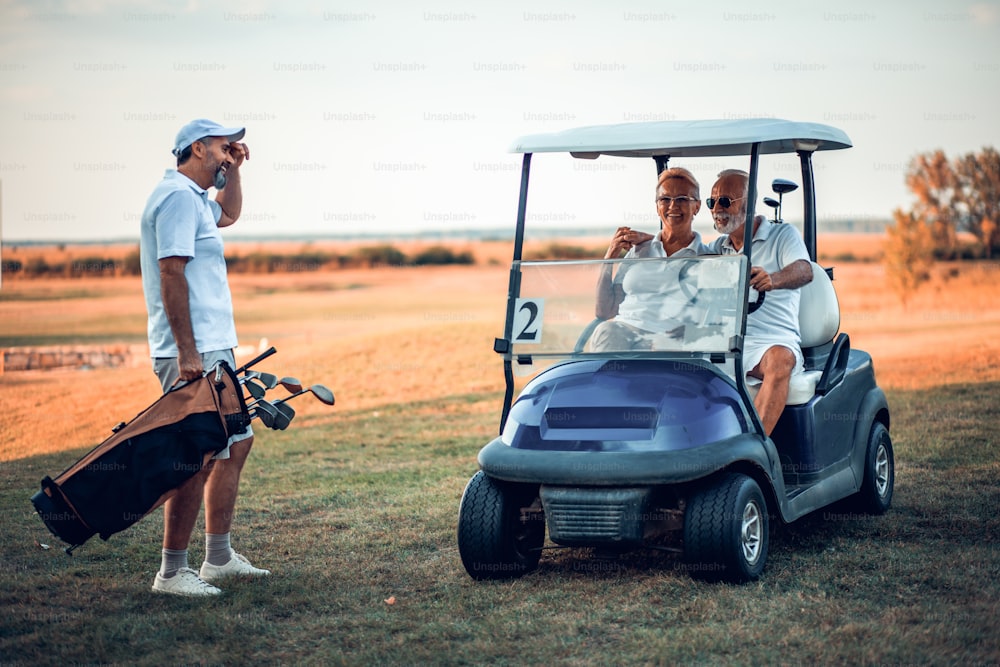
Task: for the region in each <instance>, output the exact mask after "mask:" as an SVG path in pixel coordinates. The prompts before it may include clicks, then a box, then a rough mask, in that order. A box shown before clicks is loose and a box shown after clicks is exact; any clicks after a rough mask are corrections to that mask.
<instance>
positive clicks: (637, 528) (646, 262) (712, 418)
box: [458, 119, 894, 582]
mask: <svg viewBox="0 0 1000 667" xmlns="http://www.w3.org/2000/svg"><path fill="white" fill-rule="evenodd" d="M850 146H851V143H850V140H849V139H848V137H847V136H846V135H845V134H844V133H843V132H841V131H840V130H837V129H835V128H832V127H829V126H825V125H819V124H813V123H798V122H789V121H783V120H775V119H739V120H724V121H676V122H675V121H671V122H650V123H628V124H619V125H609V126H595V127H583V128H578V129H573V130H568V131H564V132H558V133H551V134H540V135H531V136H527V137H523V138H521V139H519V140H518V141H516V142H515V144H514V146H513V148H512V152H516V153H522V154H523V166H522V171H521V188H520V203H519V207H518V214H517V229H516V234H515V238H514V254H513V263H512V266H511V271H510V283H509V292H508V301H507V313H506V321H505V328H504V335H503V338H498V339H496V341H495V345H494V349H495V351H496V352H497V353H499V354H500V355H502V357H503V366H504V375H505V379H506V392H505V396H504V402H503V410H502V415H501V422H500V434H499V436H498V437H497V438H495V439H494V440H493V441H492V442H490V443H489V444H487V445H486V446H485V447H483V448H482V450H481V451H480V452H479V457H478V460H479V465H480V468H481V470H480V471H479V472H477V473H476V474H475V475H474V476H473V477H472V479H471V480H470V481H469V483H468V485H467V486H466V488H465V491H464V494H463V496H462V501H461V506H460V508H459V517H458V547H459V552H460V555H461V559H462V563H463V565H464V566H465V569H466V571H467V572H468V573H469V575H470V576H472V577H473V578H475V579H505V578H512V577H518V576H521V575H524V574H526V573H528V572H531V571H532V570H534V569H535V568H536V567H537V566H538V562H539V557H540V555H541V552H542V549H543V548H553V547H591V548H594V549H596V550H597V551H598V553H600V554H602V555H603V554H609V553H610V554H620V553H624V552H627V551H631V550H636V549H659V550H666V551H672V552H675V553H681V554H683V559H684V561H685V563H686V567H687V569H688V571H689V573H690V574H691V575H692V576H694V577H696V578H700V579H705V580H723V581H729V582H746V581H751V580H754V579H757V578H758V577H759V576H760V575H761V573H762V572H763V570H764V566H765V563H766V561H767V555H768V541H769V520H770V519H771V518H772V517H774V518H777V519H779V520H781V521H783V522H786V523H787V522H792V521H795V520H796V519H799V518H801V517H803V516H805V515H806V514H809V513H810V512H814V511H816V510H817V509H820V508H823V507H827V506H829V505H830V504H832V503H834V502H837V501H840V500H842V499H848V498H849V499H851V500H849V501H847V502H853V503H855V507H856V509H857V510H858V511H861V512H867V513H871V514H881V513H883V512H885V511H886V510H887V509H888V508H889V505H890V503H891V501H892V493H893V482H894V467H893V450H892V442H891V439H890V437H889V408H888V404H887V402H886V398H885V395H884V394H883V392H882V390H881V389H879V387H878V386H877V385H876V383H875V373H874V369H873V367H872V360H871V357H870V356H869V355H868V354H867V353H865V352H862V351H861V350H857V349H853V348H851V345H850V340H849V338H848V335H847V334H846V333H841V332H839V326H840V311H839V306H838V303H837V297H836V293H835V291H834V289H833V285H832V283H831V279H832V270H828V269H823V268H821V267H820V266H819V265H818V264H816V206H815V187H814V179H813V177H814V174H813V164H812V158H813V154H814V153H815V152H817V151H826V150H836V149H842V148H849V147H850ZM535 153H569V154H570V155H571V156H572V157H573V158H577V159H580V160H595V159H604V160H605V161H607V160H609V159H610V160H615V159H617V158H627V159H628V160H632V159H634V158H645V159H651V161H652V162H653V164H654V165H655V168H656V174H658V173H659V172H661V171H663V170H664V169H666V168H667V167H668V164H669V166H684V167H688V168H692V166H694V165H695V163H696V162H697V159H702V158H710V159H714V161H711V162H710V168H711V169H712V173H711V174H710V176H709V177H714V176H715V173H716V172H718V171H719V165H720V160H719V159H718V158H721V157H728V158H731V159H732V163H728V164H725V165H724V166H728V167H739V168H744V167H745V168H746V170H747V171H748V172H749V174H750V181H749V192H748V199H747V209H748V210H747V223H748V224H746V225H745V228H746V230H747V232H746V237H745V239H744V240H745V242H744V245H743V247H744V250H743V252H742V253H740V254H736V255H723V256H687V257H683V258H670V259H664V258H643V259H629V260H625V259H609V260H603V259H599V260H564V261H527V260H523V259H522V249H523V246H524V238H525V221H526V218H527V217H528V215H527V195H528V182H529V172H530V167H531V161H532V155H533V154H535ZM734 156H735V157H734ZM761 156H767V157H768V158H769V159H771V158H776V159H781V160H785V161H791V162H796V161H797V163H798V164H797V165H795V164H793V165H792V166H793V168H798V169H800V171H801V179H802V188H801V191H799V192H800V194H801V199H802V236H803V240H804V242H805V245H806V248H807V250H808V253H809V256H810V258H811V259H812V264H813V276H814V277H813V280H812V282H811V283H809V284H808V285H806V286H805V287H803V288H801V303H800V309H799V324H800V329H801V335H802V343H801V346H802V351H803V356H804V359H805V372H803V373H799V374H796V375H794V376H793V378H792V382H791V384H790V389H789V396H788V400H787V402H786V406H785V409H784V412H783V413H782V416H781V418H780V420H779V422H778V424H777V426H776V427H775V429H774V431H773V433H772V435H771V436H770V437H768V436H766V435H765V434H764V431H763V428H762V426H761V422H760V418H759V416H758V414H757V411H756V409H755V407H754V402H753V396H754V389H755V388H754V387H753V386H749V385H748V382H747V380H746V376H745V371H746V370H747V369H745V368H744V367H743V342H744V336H745V332H746V325H747V316H748V314H749V313H750V312H751V311H752V310H753V309H754V308H755V307H756V306H755V304H759V303H760V302H761V299H762V298H766V294H763V293H762V294H760V295H757V294H753V293H752V292H753V290H752V289H751V288H750V286H749V274H750V268H751V266H752V265H753V257H752V255H751V250H752V245H753V244H752V243H751V239H750V234H751V230H752V227H753V225H752V224H749V223H750V222H751V221H752V220H753V216H754V211H755V205H754V203H755V201H756V199H757V196H758V194H757V193H758V190H757V181H758V178H759V177H760V172H761V159H760V158H761ZM546 159H549V158H548V157H546ZM737 159H738V160H740V162H738V163H737V162H736V160H737ZM628 160H626V161H628ZM674 160H677V161H680V164H676V165H675V164H674V163H673V162H672V161H674ZM564 161H565V160H564ZM633 161H634V160H633ZM574 164H575V162H574ZM786 168H787V167H786ZM594 173H596V170H593V169H591V170H590V173H588V176H593V175H594ZM650 176H651V177H654V176H655V174H654V173H652V172H651V173H650ZM533 182H534V181H533ZM655 182H656V181H655V180H654V179H653V178H651V179H650V180H649V181H646V182H644V185H643V187H646V186H647V184H648V191H647V192H648V196H649V199H648V200H646V201H650V200H652V198H653V197H652V194H653V189H654V187H655ZM797 190H798V185H797V184H796V183H794V182H793V181H789V180H787V179H783V178H778V179H775V180H774V181H773V191H774V193H775V194H777V195H778V197H779V201H777V202H775V201H774V200H773V199H770V198H768V201H767V204H768V205H770V206H772V207H774V208H775V214H774V219H775V221H776V222H777V221H779V220H780V216H781V212H780V209H781V206H782V205H783V204H786V202H784V201H783V198H784V197H786V196H787V195H789V194H790V193H793V192H795V191H797ZM602 194H603V193H602ZM650 209H652V206H650ZM650 218H651V219H654V218H652V213H651V214H650ZM778 224H781V223H780V222H778ZM786 224H787V223H786ZM616 226H617V225H616V224H614V223H611V224H609V225H608V235H609V236H610V233H611V231H613V229H614V227H616ZM628 265H631V266H628ZM626 269H628V270H640V269H642V270H646V271H653V272H658V275H659V276H660V278H661V283H662V284H663V285H667V286H669V289H671V290H672V291H673V293H674V298H673V299H672V301H673V303H672V305H671V306H670V308H669V310H670V313H669V317H670V319H671V326H669V327H666V326H665V327H663V331H664V333H659V334H656V335H655V337H654V340H653V343H652V344H651V346H650V347H649V348H648V349H641V350H636V349H631V348H628V347H625V346H621V347H618V348H615V347H614V346H612V347H611V348H609V347H607V346H606V345H605V346H603V347H598V346H597V345H595V343H594V340H593V333H594V330H595V328H596V327H598V326H599V325H600V324H601V321H600V320H599V319H595V294H596V287H597V285H598V283H599V280H600V279H601V276H602V272H608V271H611V272H614V273H617V272H619V271H622V270H626ZM677 294H680V295H682V296H681V297H680V304H679V305H678V303H677V298H676V295H677ZM668 300H670V299H668V298H666V297H664V299H663V301H664V303H666V302H667V301H668ZM667 310H668V308H667V307H666V306H665V307H664V311H667ZM664 317H665V318H666V315H664ZM678 319H680V320H682V326H680V327H676V326H673V325H674V324H676V323H677V320H678ZM515 376H518V377H522V376H524V377H529V378H530V380H527V381H526V384H524V386H523V387H522V388H521V389H520V393H519V395H518V397H517V400H513V397H514V392H515V384H516V382H515ZM522 382H524V381H522ZM546 533H547V534H548V539H549V541H550V542H551V543H552V545H550V546H549V547H547V546H546V540H545V536H546Z"/></svg>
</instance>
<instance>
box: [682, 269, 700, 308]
mask: <svg viewBox="0 0 1000 667" xmlns="http://www.w3.org/2000/svg"><path fill="white" fill-rule="evenodd" d="M694 266H695V262H684V266H682V267H681V270H680V271H678V273H677V283H678V285H679V286H680V289H681V294H683V295H684V296H685V297H687V300H688V303H695V302H696V301H697V300H698V288H697V286H696V285H694V284H692V283H693V281H691V280H690V277H691V276H690V275H689V274H690V273H691V269H692V268H693V267H694Z"/></svg>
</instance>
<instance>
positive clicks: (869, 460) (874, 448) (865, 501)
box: [855, 422, 896, 514]
mask: <svg viewBox="0 0 1000 667" xmlns="http://www.w3.org/2000/svg"><path fill="white" fill-rule="evenodd" d="M895 484H896V464H895V458H894V456H893V452H892V438H890V437H889V429H887V428H886V427H885V424H883V423H881V422H875V423H874V424H873V425H872V430H871V433H870V434H869V436H868V449H867V450H866V453H865V479H864V481H863V482H862V483H861V490H860V491H858V493H857V496H856V497H855V499H856V501H857V503H856V504H857V508H858V509H859V510H860V511H862V512H866V513H868V514H885V513H886V511H887V510H888V509H889V506H890V505H892V492H893V488H894V487H895Z"/></svg>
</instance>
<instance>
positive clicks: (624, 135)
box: [510, 118, 851, 159]
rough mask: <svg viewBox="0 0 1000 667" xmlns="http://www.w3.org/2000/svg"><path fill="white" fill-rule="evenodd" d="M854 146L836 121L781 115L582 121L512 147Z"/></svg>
mask: <svg viewBox="0 0 1000 667" xmlns="http://www.w3.org/2000/svg"><path fill="white" fill-rule="evenodd" d="M754 143H758V144H760V153H761V154H770V153H794V152H796V151H799V150H802V151H809V152H811V151H817V150H836V149H840V148H850V147H851V140H850V139H849V138H848V137H847V135H846V134H845V133H844V132H842V131H841V130H838V129H837V128H835V127H830V126H829V125H822V124H819V123H801V122H794V121H788V120H781V119H778V118H745V119H733V120H691V121H659V122H648V123H620V124H618V125H599V126H589V127H578V128H573V129H569V130H564V131H561V132H551V133H546V134H532V135H528V136H524V137H520V138H518V139H517V140H515V141H514V144H513V145H512V146H511V148H510V152H512V153H551V152H563V153H571V154H573V156H574V157H578V158H586V159H594V158H597V157H598V156H600V155H614V156H619V157H653V156H663V155H669V156H670V157H672V158H677V157H712V156H729V155H749V154H750V149H751V146H752V145H753V144H754Z"/></svg>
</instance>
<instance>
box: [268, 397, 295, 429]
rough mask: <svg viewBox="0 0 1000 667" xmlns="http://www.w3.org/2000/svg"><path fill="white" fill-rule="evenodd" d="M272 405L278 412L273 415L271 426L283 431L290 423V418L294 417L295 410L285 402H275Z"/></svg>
mask: <svg viewBox="0 0 1000 667" xmlns="http://www.w3.org/2000/svg"><path fill="white" fill-rule="evenodd" d="M274 407H275V409H276V410H277V411H278V414H277V415H275V417H274V426H272V427H271V428H273V429H276V430H278V431H284V430H285V429H286V428H288V425H289V424H291V423H292V419H293V418H294V417H295V410H294V409H292V406H290V405H288V404H287V403H275V404H274Z"/></svg>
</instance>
